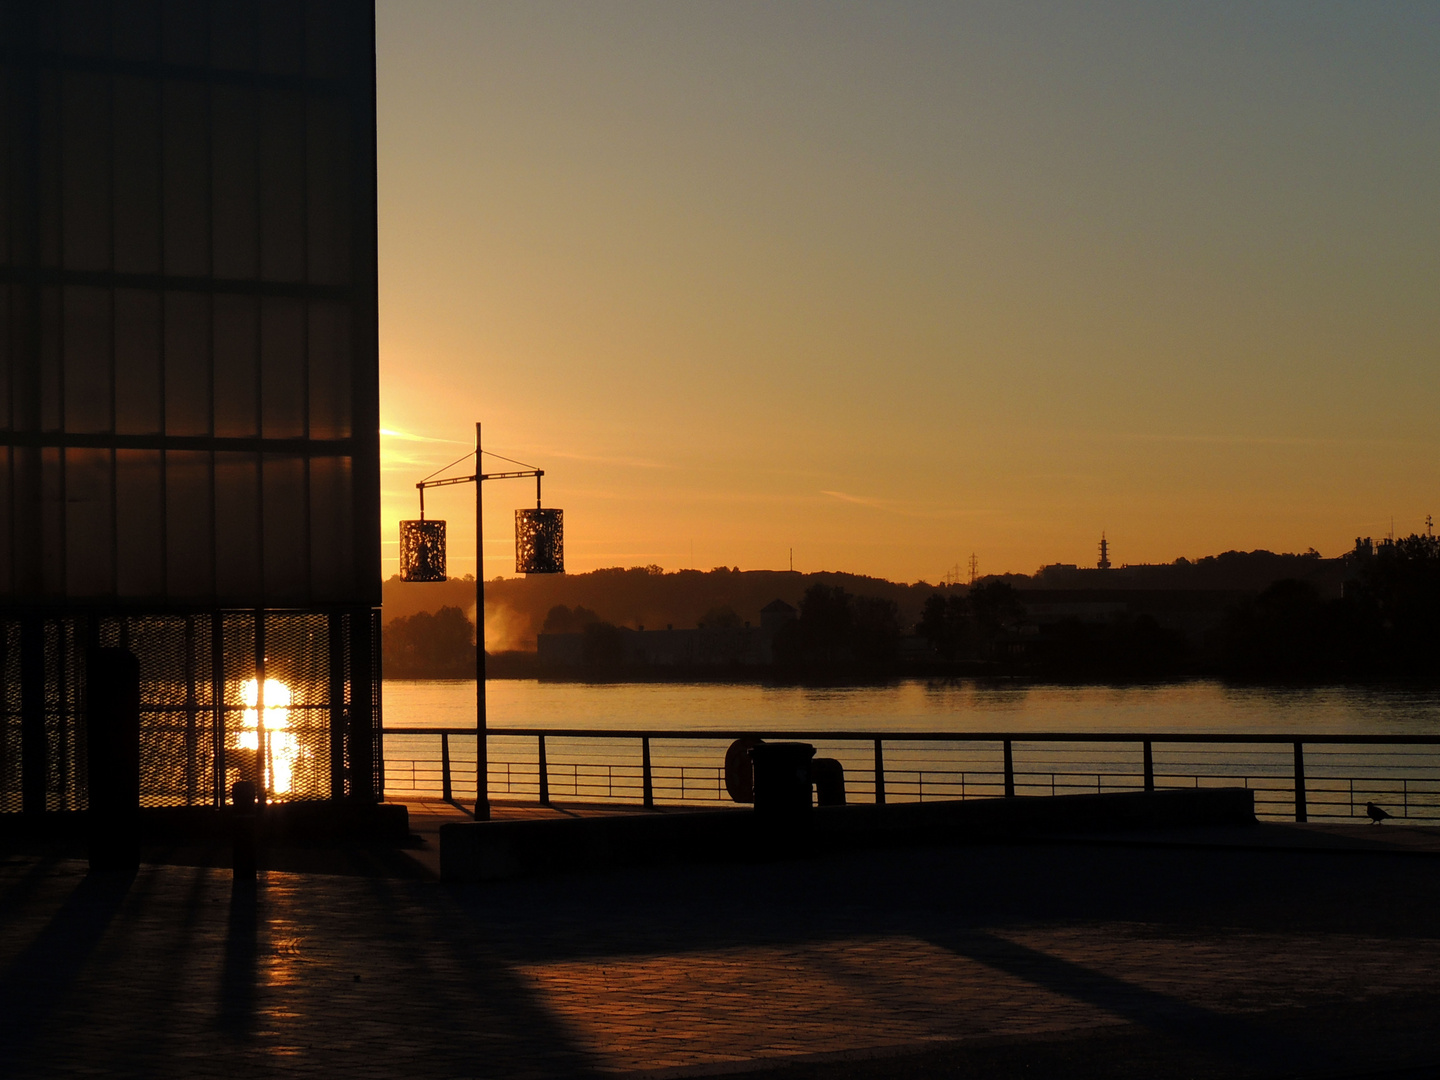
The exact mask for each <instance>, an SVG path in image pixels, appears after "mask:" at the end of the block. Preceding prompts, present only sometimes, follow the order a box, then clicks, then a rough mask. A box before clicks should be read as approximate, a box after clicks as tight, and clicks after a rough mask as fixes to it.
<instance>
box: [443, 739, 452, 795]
mask: <svg viewBox="0 0 1440 1080" xmlns="http://www.w3.org/2000/svg"><path fill="white" fill-rule="evenodd" d="M440 797H441V798H442V799H444V800H445V801H446V802H450V801H451V795H450V733H449V732H448V731H442V732H441V733H440Z"/></svg>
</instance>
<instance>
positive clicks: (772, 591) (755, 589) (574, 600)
mask: <svg viewBox="0 0 1440 1080" xmlns="http://www.w3.org/2000/svg"><path fill="white" fill-rule="evenodd" d="M817 583H821V584H825V585H831V586H836V585H838V586H840V587H841V588H843V589H844V590H845V591H846V592H848V593H851V594H853V595H855V596H875V597H881V598H883V599H887V600H893V601H894V602H895V605H896V607H897V608H898V609H899V615H900V620H901V623H902V625H906V626H908V625H912V624H914V623H915V621H916V620H918V619H919V618H920V610H921V608H922V607H923V606H924V604H925V600H926V598H927V597H929V596H930V595H931V594H932V593H934V592H936V591H937V586H934V585H930V584H928V583H926V582H916V583H915V584H913V585H907V584H902V583H897V582H893V581H886V580H885V579H883V578H873V577H865V576H862V575H860V574H843V573H829V572H826V573H817V574H798V573H791V572H789V571H785V570H738V569H730V568H728V567H723V566H721V567H717V568H715V569H714V570H709V571H703V570H676V571H672V572H670V573H666V572H665V571H664V570H662V569H661V568H660V567H658V566H636V567H631V568H629V569H621V568H620V567H612V568H609V569H605V570H592V571H591V572H589V573H586V574H557V575H554V576H546V577H538V576H537V577H530V578H496V579H493V580H491V581H487V582H486V583H485V607H486V620H485V621H486V632H487V640H486V645H487V647H488V648H489V649H490V650H491V651H500V650H506V649H521V650H526V651H529V650H533V649H534V648H535V637H536V635H537V634H538V633H539V632H540V629H541V628H542V627H543V626H544V625H545V618H546V616H547V615H548V614H549V612H550V611H551V609H552V608H555V607H557V606H562V605H563V606H565V607H569V608H575V607H584V608H587V609H588V610H589V611H591V612H593V613H594V614H595V615H596V616H597V617H598V618H599V619H600V620H602V621H604V622H609V623H614V624H615V625H616V626H630V627H635V628H638V627H641V626H647V627H649V628H651V629H652V630H653V629H660V628H662V627H665V626H674V627H676V628H682V627H683V628H690V627H694V626H696V625H697V624H698V623H699V622H700V620H701V618H702V617H704V616H705V615H706V614H707V613H710V612H713V611H715V610H716V609H724V608H728V609H730V610H731V611H733V612H734V613H735V615H736V616H737V618H738V619H739V621H740V622H742V623H743V622H749V623H754V624H757V625H758V624H759V621H760V609H761V608H763V607H764V606H765V605H766V604H768V603H770V601H772V600H777V599H778V600H784V601H785V602H786V603H788V604H792V605H796V606H798V605H799V603H800V597H801V596H803V595H804V593H805V590H806V589H808V588H809V587H810V586H811V585H814V584H817ZM939 591H944V588H943V587H939ZM384 601H385V621H386V622H387V623H388V622H390V621H391V620H393V619H396V618H401V617H405V616H410V615H414V614H416V613H418V612H422V611H429V612H435V611H438V610H439V609H440V608H442V607H446V606H453V607H459V608H461V609H462V610H464V611H467V612H470V613H471V615H472V617H473V609H474V607H475V579H474V578H473V577H469V576H467V577H465V578H460V579H455V580H452V581H446V582H439V583H435V584H424V585H415V584H406V583H405V582H402V581H401V580H400V579H399V577H398V576H397V577H392V578H391V579H390V580H389V581H387V582H385V589H384Z"/></svg>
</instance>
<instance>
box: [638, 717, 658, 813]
mask: <svg viewBox="0 0 1440 1080" xmlns="http://www.w3.org/2000/svg"><path fill="white" fill-rule="evenodd" d="M640 785H641V788H642V789H643V791H644V798H645V808H646V809H647V810H649V809H653V808H654V806H655V780H654V777H653V776H652V775H651V772H650V736H649V735H645V736H642V737H641V739H640Z"/></svg>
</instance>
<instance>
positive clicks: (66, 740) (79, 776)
mask: <svg viewBox="0 0 1440 1080" xmlns="http://www.w3.org/2000/svg"><path fill="white" fill-rule="evenodd" d="M75 629H76V628H75V626H74V623H73V622H72V621H71V620H69V619H47V620H46V622H45V742H46V760H47V762H48V765H49V768H48V770H47V775H46V783H45V808H46V809H47V810H79V809H83V808H84V806H85V791H86V777H87V770H86V756H85V733H84V730H83V725H84V713H83V711H82V699H81V696H80V695H81V691H82V688H83V685H84V674H83V672H84V651H83V649H82V648H81V644H80V641H79V639H78V635H77V634H76V632H75Z"/></svg>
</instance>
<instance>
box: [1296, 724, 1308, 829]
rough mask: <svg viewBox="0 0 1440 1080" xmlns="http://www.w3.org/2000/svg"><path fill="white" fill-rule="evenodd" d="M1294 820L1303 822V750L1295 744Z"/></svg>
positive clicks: (1304, 817)
mask: <svg viewBox="0 0 1440 1080" xmlns="http://www.w3.org/2000/svg"><path fill="white" fill-rule="evenodd" d="M1295 820H1296V821H1305V820H1307V815H1306V813H1305V748H1304V745H1303V744H1301V743H1298V742H1297V743H1296V744H1295Z"/></svg>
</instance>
